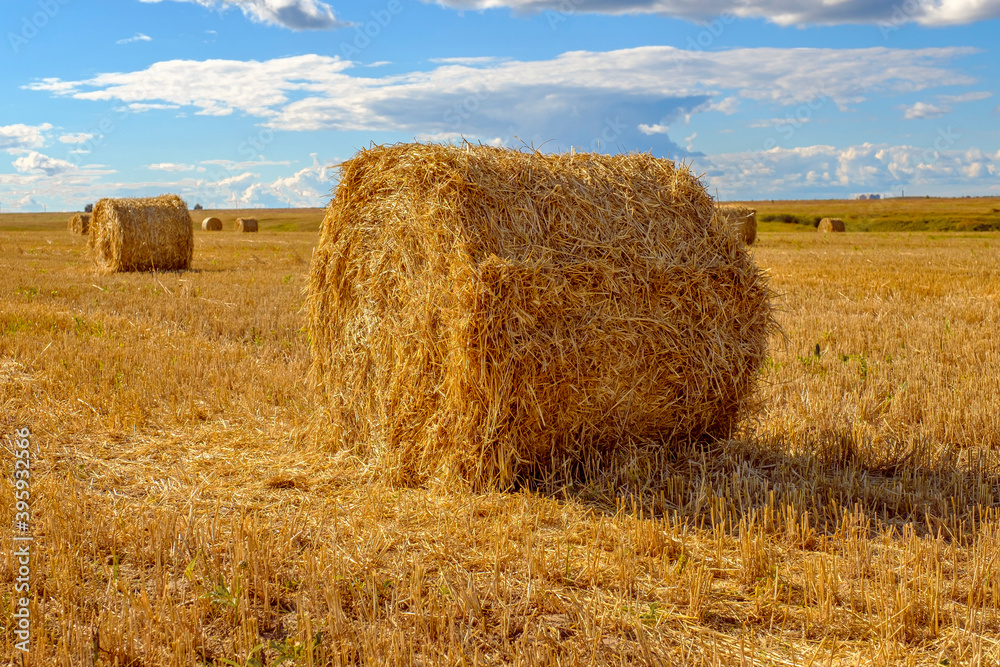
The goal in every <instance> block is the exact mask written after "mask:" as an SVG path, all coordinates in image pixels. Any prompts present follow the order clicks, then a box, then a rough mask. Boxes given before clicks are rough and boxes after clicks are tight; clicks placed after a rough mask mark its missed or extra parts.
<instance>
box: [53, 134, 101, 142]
mask: <svg viewBox="0 0 1000 667" xmlns="http://www.w3.org/2000/svg"><path fill="white" fill-rule="evenodd" d="M93 138H94V135H93V134H91V133H89V132H75V133H71V134H64V135H62V136H60V137H59V141H60V142H62V143H64V144H85V143H87V142H88V141H90V140H91V139H93Z"/></svg>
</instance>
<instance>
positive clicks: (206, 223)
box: [201, 217, 222, 232]
mask: <svg viewBox="0 0 1000 667" xmlns="http://www.w3.org/2000/svg"><path fill="white" fill-rule="evenodd" d="M201 229H202V231H206V232H221V231H222V220H219V219H218V218H216V217H209V218H205V219H204V220H202V221H201Z"/></svg>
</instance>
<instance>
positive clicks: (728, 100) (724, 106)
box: [708, 97, 740, 116]
mask: <svg viewBox="0 0 1000 667" xmlns="http://www.w3.org/2000/svg"><path fill="white" fill-rule="evenodd" d="M739 107H740V100H739V98H738V97H725V98H723V99H721V100H719V101H718V102H715V101H713V102H712V103H711V104H710V105H709V107H708V110H709V111H718V112H719V113H723V114H726V115H727V116H732V115H733V114H734V113H736V112H737V111H738V110H739Z"/></svg>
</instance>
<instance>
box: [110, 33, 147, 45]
mask: <svg viewBox="0 0 1000 667" xmlns="http://www.w3.org/2000/svg"><path fill="white" fill-rule="evenodd" d="M152 41H153V38H152V37H150V36H149V35H145V34H143V33H141V32H137V33H135V35H133V36H132V37H127V38H125V39H119V40H118V41H117V42H115V44H132V43H133V42H152Z"/></svg>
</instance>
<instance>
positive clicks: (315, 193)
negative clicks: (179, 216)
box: [240, 153, 340, 207]
mask: <svg viewBox="0 0 1000 667" xmlns="http://www.w3.org/2000/svg"><path fill="white" fill-rule="evenodd" d="M311 157H312V161H313V163H312V165H311V166H308V167H305V168H304V169H300V170H299V171H297V172H295V173H294V174H293V175H291V176H287V177H284V178H278V179H276V180H274V181H271V182H270V183H255V184H252V185H251V186H250V187H248V188H246V190H244V191H243V192H242V193H241V194H240V200H241V201H242V202H245V204H246V205H250V206H254V205H259V206H311V207H317V206H324V205H326V203H327V202H328V201H329V199H330V190H331V187H332V183H331V182H330V176H331V175H332V174H330V173H329V167H328V166H327V164H332V163H321V162H320V161H319V160H318V159H317V155H316V154H315V153H314V154H312V156H311ZM336 162H340V160H337V161H336Z"/></svg>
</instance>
